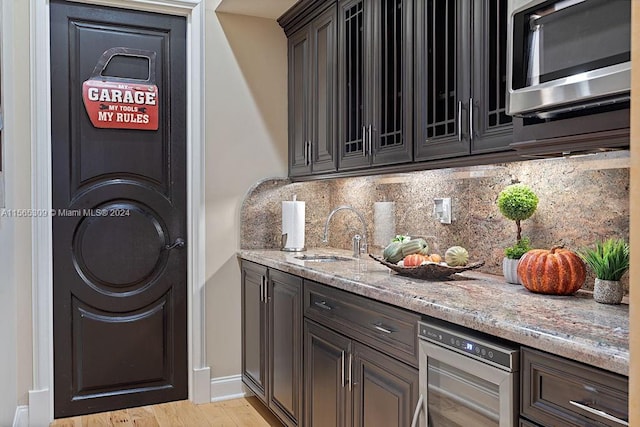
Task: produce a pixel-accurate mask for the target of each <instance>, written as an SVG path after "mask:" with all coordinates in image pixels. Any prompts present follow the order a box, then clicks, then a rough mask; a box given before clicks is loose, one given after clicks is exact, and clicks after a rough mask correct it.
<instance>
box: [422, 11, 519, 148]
mask: <svg viewBox="0 0 640 427" xmlns="http://www.w3.org/2000/svg"><path fill="white" fill-rule="evenodd" d="M506 23H507V0H473V1H471V0H425V1H418V2H416V45H415V47H416V62H415V67H416V74H415V79H414V81H415V135H416V140H415V141H414V146H415V159H416V160H435V159H443V158H450V157H456V156H466V155H470V154H479V153H487V152H493V151H501V150H505V149H508V148H507V147H508V145H509V143H511V139H512V134H513V133H512V126H511V117H510V116H507V115H506V114H505V101H506V40H507V37H506Z"/></svg>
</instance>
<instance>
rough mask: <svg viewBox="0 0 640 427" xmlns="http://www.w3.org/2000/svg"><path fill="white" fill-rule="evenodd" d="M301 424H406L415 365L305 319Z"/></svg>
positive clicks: (415, 387)
mask: <svg viewBox="0 0 640 427" xmlns="http://www.w3.org/2000/svg"><path fill="white" fill-rule="evenodd" d="M304 342H305V346H304V348H305V364H304V365H305V366H304V368H305V425H306V426H309V427H312V426H315V427H321V426H337V427H343V426H344V427H348V426H357V427H365V426H366V427H394V426H397V427H406V426H408V425H410V424H411V417H412V415H413V408H414V407H415V404H416V402H417V400H418V370H417V369H415V368H413V367H411V366H409V365H406V364H404V363H403V362H400V361H398V360H396V359H394V358H392V357H389V356H387V355H385V354H383V353H382V352H380V351H378V350H375V349H373V348H371V347H369V346H366V345H364V344H361V343H359V342H357V341H355V340H352V339H350V338H347V337H345V336H344V335H342V334H339V333H337V332H334V331H332V330H331V329H328V328H325V327H324V326H321V325H318V324H317V323H315V322H312V321H310V320H306V319H305V331H304Z"/></svg>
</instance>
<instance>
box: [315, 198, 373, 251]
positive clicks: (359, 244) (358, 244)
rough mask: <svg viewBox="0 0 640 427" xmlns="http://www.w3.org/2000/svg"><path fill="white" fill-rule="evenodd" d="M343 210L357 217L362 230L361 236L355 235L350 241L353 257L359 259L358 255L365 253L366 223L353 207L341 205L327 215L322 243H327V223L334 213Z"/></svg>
mask: <svg viewBox="0 0 640 427" xmlns="http://www.w3.org/2000/svg"><path fill="white" fill-rule="evenodd" d="M343 209H347V210H350V211H353V213H355V214H356V215H357V216H358V219H359V220H360V222H361V223H362V229H363V233H362V236H360V235H359V234H356V235H355V236H353V239H352V243H353V256H354V257H356V258H359V257H360V253H361V252H364V251H366V248H367V223H366V222H365V220H364V216H362V214H361V213H360V212H358V211H357V210H356V209H355V208H354V207H353V206H349V205H341V206H338V207H337V208H335V209H334V210H332V211H331V213H330V214H329V217H327V222H325V223H324V235H323V237H322V242H323V243H329V222H330V221H331V217H333V215H334V214H335V213H336V212H338V211H341V210H343Z"/></svg>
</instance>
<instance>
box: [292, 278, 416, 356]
mask: <svg viewBox="0 0 640 427" xmlns="http://www.w3.org/2000/svg"><path fill="white" fill-rule="evenodd" d="M304 287H305V290H304V304H305V305H304V315H305V317H308V318H310V319H313V320H315V321H316V322H318V323H321V324H324V325H325V326H328V327H330V328H332V329H334V330H336V331H339V332H342V333H343V334H345V335H347V336H349V337H350V338H353V339H355V340H357V341H360V342H362V343H365V344H368V345H370V346H371V347H373V348H376V349H378V350H380V351H382V352H383V353H386V354H389V355H391V356H393V357H396V358H397V359H399V360H402V361H404V362H406V363H408V364H409V365H411V366H414V367H417V366H418V346H417V340H418V338H417V337H418V320H420V316H418V315H417V314H414V313H411V312H409V311H406V310H403V309H400V308H396V307H392V306H389V305H386V304H383V303H380V302H377V301H373V300H371V299H369V298H366V297H361V296H358V295H354V294H351V293H349V292H345V291H341V290H338V289H334V288H331V287H329V286H325V285H322V284H319V283H315V282H310V281H305V285H304Z"/></svg>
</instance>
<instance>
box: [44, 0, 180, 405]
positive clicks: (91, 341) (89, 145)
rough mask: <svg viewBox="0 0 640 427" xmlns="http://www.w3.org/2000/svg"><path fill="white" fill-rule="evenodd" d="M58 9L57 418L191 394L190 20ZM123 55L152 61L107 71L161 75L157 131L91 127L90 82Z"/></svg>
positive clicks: (54, 81)
mask: <svg viewBox="0 0 640 427" xmlns="http://www.w3.org/2000/svg"><path fill="white" fill-rule="evenodd" d="M50 11H51V87H52V89H51V99H52V113H51V115H52V116H51V118H52V170H53V176H52V182H53V188H52V195H53V198H52V199H53V212H54V214H55V216H54V218H53V220H52V223H53V254H54V256H53V277H54V285H53V299H54V404H55V411H54V415H55V416H56V417H66V416H70V415H78V414H85V413H91V412H98V411H107V410H112V409H119V408H124V407H130V406H139V405H145V404H151V403H158V402H164V401H170V400H178V399H185V398H186V397H187V317H186V310H187V294H186V277H187V271H186V261H187V251H186V250H184V249H183V248H182V246H181V245H177V246H176V247H175V248H174V249H168V248H167V247H168V246H169V245H171V244H172V243H173V242H174V241H176V239H178V238H184V236H185V234H186V161H185V139H186V97H185V92H186V90H185V89H186V81H185V75H186V44H185V40H186V21H185V19H184V18H182V17H172V16H166V15H159V14H153V13H146V12H136V11H125V10H122V9H115V8H106V7H94V6H88V5H83V4H79V3H67V2H63V1H52V2H51V9H50ZM114 47H125V48H130V49H138V50H146V51H151V52H155V54H156V59H155V61H137V60H132V59H131V58H128V57H126V56H123V57H121V58H119V59H118V60H117V61H114V62H113V63H112V64H110V66H109V67H107V71H106V73H105V74H106V75H108V76H109V77H108V78H109V79H110V80H114V79H116V80H118V82H120V83H123V84H125V83H131V82H134V83H135V82H141V81H142V79H146V78H147V77H149V76H155V85H156V86H157V88H158V104H159V111H160V113H159V128H158V130H157V131H149V130H131V129H98V128H95V127H94V126H93V125H92V124H91V121H90V120H89V116H88V115H87V113H86V111H85V107H84V105H83V101H82V83H83V82H84V81H86V80H87V79H88V78H89V76H91V74H92V72H93V70H94V68H95V67H96V64H97V62H98V60H99V58H100V57H101V56H102V54H103V53H104V52H105V51H106V50H108V49H111V48H114ZM145 67H147V68H146V69H145ZM151 67H153V68H151ZM114 75H115V76H117V77H113V76H114ZM105 78H106V77H105ZM136 84H140V83H136ZM128 107H129V106H128ZM136 108H138V107H136Z"/></svg>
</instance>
